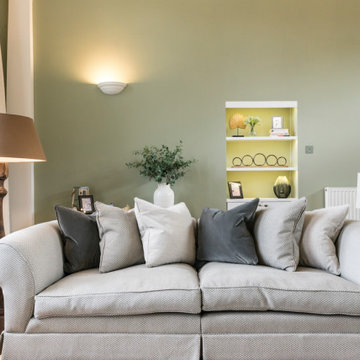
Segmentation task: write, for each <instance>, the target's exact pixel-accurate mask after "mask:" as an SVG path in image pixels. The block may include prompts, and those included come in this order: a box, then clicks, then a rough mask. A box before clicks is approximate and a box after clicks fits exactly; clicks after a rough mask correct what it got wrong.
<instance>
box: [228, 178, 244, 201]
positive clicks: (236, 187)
mask: <svg viewBox="0 0 360 360" xmlns="http://www.w3.org/2000/svg"><path fill="white" fill-rule="evenodd" d="M228 187H229V195H230V199H243V198H244V195H243V191H242V186H241V182H240V181H228Z"/></svg>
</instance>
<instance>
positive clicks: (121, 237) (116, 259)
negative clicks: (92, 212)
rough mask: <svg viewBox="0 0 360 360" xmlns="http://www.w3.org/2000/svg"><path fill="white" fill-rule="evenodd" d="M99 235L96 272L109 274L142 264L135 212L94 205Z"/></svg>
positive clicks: (97, 203)
mask: <svg viewBox="0 0 360 360" xmlns="http://www.w3.org/2000/svg"><path fill="white" fill-rule="evenodd" d="M95 208H96V210H97V215H96V221H97V224H98V228H99V235H100V252H101V256H100V264H99V271H100V272H109V271H113V270H117V269H122V268H125V267H128V266H131V265H136V264H141V263H144V252H143V247H142V244H141V238H140V233H139V229H138V226H137V222H136V216H135V211H133V210H132V211H131V210H130V211H126V210H123V209H120V208H118V207H115V206H111V205H106V204H103V203H101V202H98V201H97V202H96V203H95Z"/></svg>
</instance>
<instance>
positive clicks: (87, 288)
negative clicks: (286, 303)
mask: <svg viewBox="0 0 360 360" xmlns="http://www.w3.org/2000/svg"><path fill="white" fill-rule="evenodd" d="M200 311H201V296H200V289H199V280H198V276H197V273H196V271H195V270H194V269H193V268H192V267H191V266H190V265H187V264H170V265H164V266H160V267H155V268H147V267H146V265H144V264H141V265H136V266H132V267H129V268H125V269H121V270H117V271H113V272H109V273H105V274H101V273H99V270H98V269H90V270H85V271H81V272H78V273H75V274H71V275H69V276H67V277H65V278H63V279H61V280H59V281H58V282H56V283H54V284H53V285H51V286H49V287H48V288H47V289H45V290H44V291H42V292H41V293H39V294H38V295H37V296H35V309H34V316H35V318H37V319H42V318H48V317H57V316H116V315H140V314H152V313H164V312H170V313H189V314H197V313H200Z"/></svg>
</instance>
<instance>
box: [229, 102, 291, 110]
mask: <svg viewBox="0 0 360 360" xmlns="http://www.w3.org/2000/svg"><path fill="white" fill-rule="evenodd" d="M297 106H298V102H297V101H226V102H225V108H226V109H256V108H265V109H270V108H278V109H281V108H296V107H297Z"/></svg>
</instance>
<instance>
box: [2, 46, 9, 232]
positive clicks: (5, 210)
mask: <svg viewBox="0 0 360 360" xmlns="http://www.w3.org/2000/svg"><path fill="white" fill-rule="evenodd" d="M3 69H4V67H3V61H2V54H1V44H0V113H5V112H6V105H5V104H6V102H5V84H4V70H3ZM4 185H5V188H6V189H7V190H9V182H8V180H6V181H5V184H4ZM3 217H4V228H5V234H8V233H9V229H10V214H9V195H7V196H5V198H4V200H3Z"/></svg>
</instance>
